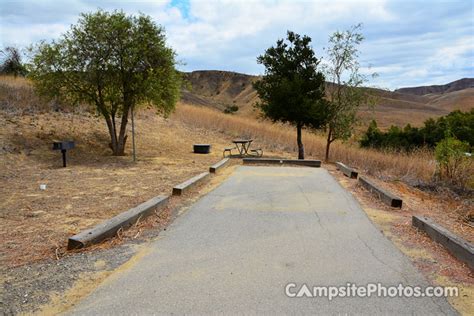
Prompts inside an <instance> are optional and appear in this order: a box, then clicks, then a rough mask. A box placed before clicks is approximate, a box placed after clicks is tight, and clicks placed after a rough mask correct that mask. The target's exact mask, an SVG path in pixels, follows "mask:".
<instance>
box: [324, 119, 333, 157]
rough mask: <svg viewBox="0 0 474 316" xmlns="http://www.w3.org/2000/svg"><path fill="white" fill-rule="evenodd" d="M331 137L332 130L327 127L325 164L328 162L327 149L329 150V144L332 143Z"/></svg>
mask: <svg viewBox="0 0 474 316" xmlns="http://www.w3.org/2000/svg"><path fill="white" fill-rule="evenodd" d="M331 137H332V128H331V127H329V131H328V138H327V140H326V159H325V161H326V162H328V161H329V148H330V146H331V143H332V139H331Z"/></svg>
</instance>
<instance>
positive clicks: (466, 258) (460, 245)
mask: <svg viewBox="0 0 474 316" xmlns="http://www.w3.org/2000/svg"><path fill="white" fill-rule="evenodd" d="M412 225H413V226H414V227H416V228H418V229H420V230H422V231H424V232H425V233H426V234H427V235H428V236H430V238H431V239H433V240H434V241H436V242H437V243H439V244H441V245H443V246H444V247H445V248H446V249H447V250H448V251H449V252H450V253H451V254H452V255H453V256H454V257H456V258H457V259H459V260H461V261H462V262H465V263H466V264H467V265H468V266H469V268H471V269H474V245H473V244H472V243H470V242H467V241H466V240H464V239H462V238H461V237H459V236H456V235H455V234H453V233H451V232H450V231H449V230H447V229H446V228H444V227H442V226H440V225H438V224H436V223H435V222H434V221H433V220H432V219H430V218H428V217H424V216H413V217H412Z"/></svg>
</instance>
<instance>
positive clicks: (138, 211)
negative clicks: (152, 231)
mask: <svg viewBox="0 0 474 316" xmlns="http://www.w3.org/2000/svg"><path fill="white" fill-rule="evenodd" d="M168 198H169V197H168V196H163V195H160V196H156V197H154V198H152V199H151V200H148V201H146V202H145V203H142V204H140V205H138V206H136V207H134V208H131V209H129V210H128V211H125V212H123V213H120V214H118V215H117V216H115V217H112V218H111V219H108V220H106V221H105V222H102V223H100V224H99V225H97V226H95V227H93V228H91V229H87V230H84V231H82V232H80V233H79V234H77V235H74V236H72V237H70V238H69V240H68V244H67V249H68V250H71V249H78V248H83V247H87V246H90V245H93V244H97V243H99V242H101V241H103V240H104V239H106V238H110V237H113V236H115V234H116V233H117V231H118V230H119V229H121V228H122V229H125V228H127V227H130V226H131V225H133V224H134V223H136V222H137V220H138V219H140V218H145V217H147V216H149V215H151V214H152V213H153V211H154V210H155V209H156V208H158V207H163V206H165V205H166V204H168Z"/></svg>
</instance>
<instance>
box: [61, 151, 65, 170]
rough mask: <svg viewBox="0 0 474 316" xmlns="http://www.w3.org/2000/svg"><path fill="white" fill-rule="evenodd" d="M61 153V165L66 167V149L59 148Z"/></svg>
mask: <svg viewBox="0 0 474 316" xmlns="http://www.w3.org/2000/svg"><path fill="white" fill-rule="evenodd" d="M61 152H62V154H63V167H64V168H66V149H61Z"/></svg>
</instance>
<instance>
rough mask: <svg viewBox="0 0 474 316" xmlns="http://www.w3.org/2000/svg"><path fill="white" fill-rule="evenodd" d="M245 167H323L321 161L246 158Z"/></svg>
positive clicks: (244, 160)
mask: <svg viewBox="0 0 474 316" xmlns="http://www.w3.org/2000/svg"><path fill="white" fill-rule="evenodd" d="M243 162H244V165H251V164H271V165H273V164H275V165H297V166H307V167H315V168H318V167H321V160H304V159H278V158H244V159H243Z"/></svg>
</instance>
